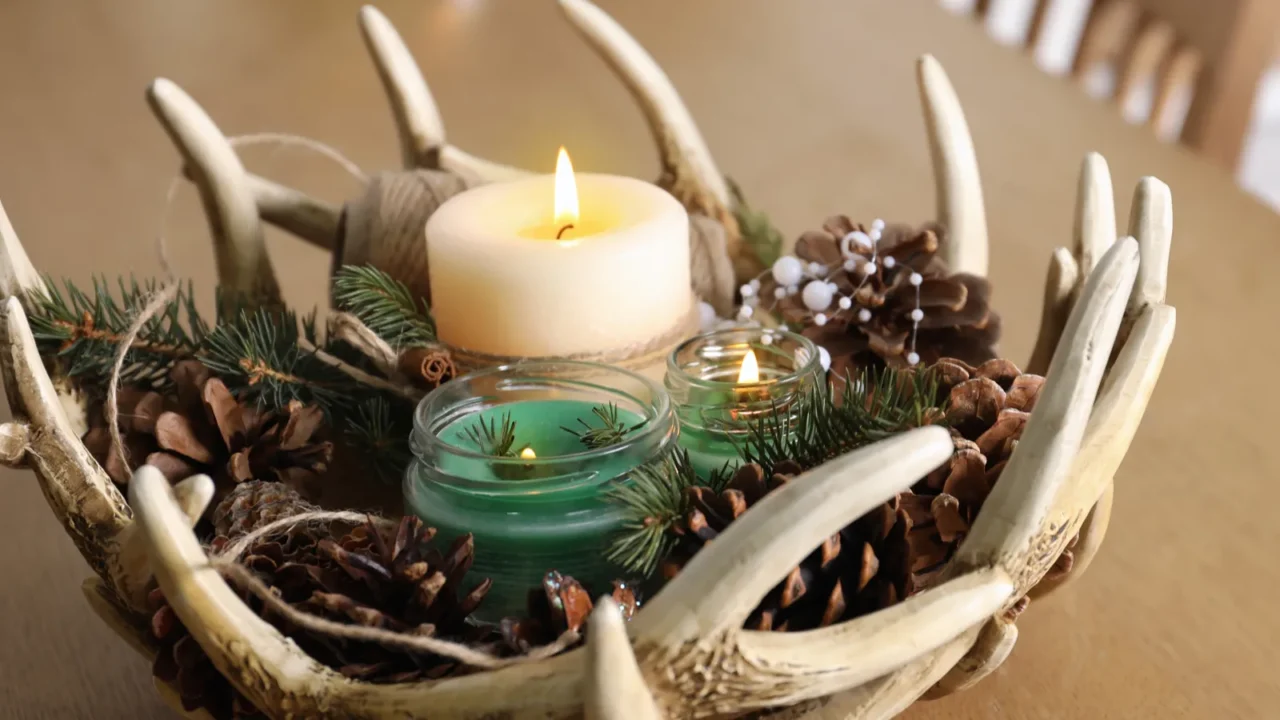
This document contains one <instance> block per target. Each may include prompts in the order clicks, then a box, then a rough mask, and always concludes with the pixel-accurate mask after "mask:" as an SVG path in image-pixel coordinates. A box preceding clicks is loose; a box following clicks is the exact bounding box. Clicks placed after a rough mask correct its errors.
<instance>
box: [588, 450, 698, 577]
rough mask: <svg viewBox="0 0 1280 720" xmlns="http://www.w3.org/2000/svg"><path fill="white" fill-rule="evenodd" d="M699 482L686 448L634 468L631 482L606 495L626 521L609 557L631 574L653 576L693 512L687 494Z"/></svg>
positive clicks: (629, 480) (606, 555) (608, 554)
mask: <svg viewBox="0 0 1280 720" xmlns="http://www.w3.org/2000/svg"><path fill="white" fill-rule="evenodd" d="M699 484H700V481H699V480H698V476H697V475H696V474H695V473H694V471H693V465H692V464H691V463H690V462H689V453H687V452H686V451H685V450H683V449H677V450H674V451H672V452H670V453H668V454H667V455H666V456H665V457H663V458H662V459H661V460H656V461H654V462H651V463H648V464H645V465H641V466H640V467H638V468H636V469H635V470H633V471H632V472H631V475H630V477H629V478H628V479H627V482H623V483H621V484H619V485H616V486H615V487H614V488H613V489H611V490H610V491H609V492H608V493H607V498H608V499H609V500H610V501H611V502H613V503H616V504H617V505H619V506H621V507H622V508H623V511H624V513H625V520H623V524H622V528H621V530H619V532H618V534H617V536H616V537H615V538H614V540H613V542H612V544H611V545H610V546H609V550H608V551H607V552H606V553H605V557H606V558H607V559H608V560H609V561H610V562H614V563H617V564H618V565H620V566H622V567H623V568H625V569H626V570H627V571H628V572H634V573H637V574H639V575H642V576H646V577H647V576H648V575H650V574H652V573H653V571H654V570H655V569H656V568H657V566H658V562H659V561H661V560H662V558H663V557H665V556H666V555H667V553H669V552H670V551H671V547H672V545H674V544H675V542H676V539H677V536H676V534H675V533H674V532H673V529H674V528H675V527H676V525H677V524H678V523H679V522H680V521H681V520H682V519H683V518H684V516H685V513H686V512H687V510H688V502H689V501H688V493H687V490H688V489H689V488H691V487H695V486H697V485H699Z"/></svg>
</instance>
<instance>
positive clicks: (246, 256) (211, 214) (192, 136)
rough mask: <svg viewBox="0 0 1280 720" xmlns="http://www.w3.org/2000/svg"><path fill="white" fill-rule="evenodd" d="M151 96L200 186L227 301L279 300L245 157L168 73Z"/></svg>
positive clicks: (149, 92)
mask: <svg viewBox="0 0 1280 720" xmlns="http://www.w3.org/2000/svg"><path fill="white" fill-rule="evenodd" d="M147 101H148V102H149V103H150V105H151V109H152V111H153V112H154V113H155V116H156V118H157V119H158V120H159V121H160V124H161V125H163V126H164V129H165V132H167V133H168V134H169V138H170V139H171V140H173V144H174V145H176V146H177V148H178V152H180V153H182V156H183V159H184V160H185V161H186V165H187V168H188V169H189V171H190V172H191V174H192V177H193V178H194V179H195V183H196V187H197V188H199V190H200V200H201V202H202V203H203V204H204V210H205V214H206V215H207V216H208V219H209V230H210V232H211V234H212V235H213V245H214V258H215V260H216V261H217V265H218V282H219V283H220V284H221V285H222V286H223V287H225V288H227V289H229V290H231V291H232V292H229V293H226V295H225V302H227V303H234V305H235V307H242V306H243V305H244V303H246V302H247V303H249V305H250V307H254V306H258V305H268V306H277V305H280V304H281V301H280V286H279V285H278V284H277V283H276V276H275V272H273V271H272V269H271V259H270V258H269V257H268V256H267V246H266V243H265V241H264V240H263V232H262V222H261V220H259V218H258V206H257V204H256V203H255V202H254V198H253V193H252V192H251V191H250V189H249V183H248V181H247V180H246V177H245V171H244V166H243V165H241V164H240V158H239V157H238V156H237V155H236V152H235V150H234V149H233V148H232V147H231V144H230V143H228V142H227V139H226V138H225V137H224V136H223V134H222V131H221V130H219V129H218V126H217V125H215V124H214V122H213V120H212V119H211V118H210V117H209V115H208V114H206V113H205V111H204V109H203V108H201V107H200V106H199V105H198V104H197V103H196V101H195V100H192V99H191V96H190V95H188V94H187V93H186V92H184V91H183V90H182V88H180V87H178V86H177V85H175V84H174V83H173V82H171V81H169V80H166V79H164V78H158V79H156V80H154V81H153V82H152V83H151V86H150V87H149V88H147Z"/></svg>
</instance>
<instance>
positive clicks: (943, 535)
mask: <svg viewBox="0 0 1280 720" xmlns="http://www.w3.org/2000/svg"><path fill="white" fill-rule="evenodd" d="M925 372H931V373H934V374H935V377H936V378H937V380H938V384H939V393H940V395H939V401H940V402H939V404H940V405H941V407H942V408H943V409H944V411H945V415H944V417H945V423H946V424H947V426H948V427H949V428H950V429H951V432H952V435H953V437H954V443H955V447H956V453H955V454H954V455H953V456H952V458H951V459H950V460H949V461H948V462H947V463H946V464H944V465H943V466H942V467H940V468H938V469H937V470H935V471H933V472H931V473H929V474H928V475H927V476H925V477H924V478H923V479H921V480H920V481H919V482H917V483H916V484H915V485H914V486H913V487H912V489H911V490H908V491H906V492H903V493H901V494H899V495H898V496H896V497H895V498H893V499H892V500H890V501H889V502H887V503H885V504H884V505H881V506H880V507H878V508H876V509H875V510H873V511H871V512H869V513H867V514H866V515H864V516H862V517H861V518H859V519H858V520H856V521H854V522H853V523H852V524H851V525H849V526H847V527H845V528H843V529H842V530H841V531H840V532H839V533H836V534H835V535H832V536H831V537H830V538H828V539H827V540H826V541H825V542H824V543H823V544H822V546H821V547H819V548H818V549H817V550H815V551H814V552H813V553H812V554H810V555H809V556H808V557H806V558H805V559H804V560H803V561H802V562H801V563H800V565H798V566H797V567H795V568H794V569H792V570H791V572H790V573H788V574H787V577H786V578H784V579H783V581H782V582H781V583H779V584H778V586H777V587H775V588H774V589H773V590H771V591H770V592H769V593H768V594H767V595H766V596H765V598H764V600H762V601H761V603H760V605H759V606H758V607H757V608H756V610H755V611H754V612H753V613H752V614H751V616H750V617H749V618H748V620H747V627H748V628H750V629H754V630H770V629H772V630H808V629H812V628H816V627H823V626H826V625H830V624H832V623H836V622H840V621H843V620H848V619H852V618H855V617H858V616H861V615H865V614H867V613H871V612H874V611H876V610H879V609H882V608H886V607H889V606H891V605H894V604H896V603H898V602H899V601H901V600H903V599H905V598H907V597H909V596H911V595H913V594H915V593H917V592H919V591H921V590H923V589H925V588H927V587H929V585H930V584H931V583H932V582H933V581H934V580H935V579H936V578H937V576H938V573H939V572H940V571H941V570H942V569H943V568H944V567H945V566H946V563H947V562H948V561H949V560H950V559H951V557H952V555H953V554H954V552H955V549H956V548H957V547H958V546H959V544H960V541H961V540H963V539H964V536H965V535H966V534H967V533H968V531H969V526H970V524H971V523H972V522H973V520H974V518H975V517H976V516H977V514H978V511H979V510H980V509H981V508H982V503H983V502H984V501H985V500H986V498H987V495H988V494H989V493H990V492H991V488H992V486H993V485H994V484H995V482H996V481H997V480H998V479H999V476H1000V472H1001V471H1002V470H1003V469H1004V466H1005V463H1007V462H1008V459H1009V456H1010V455H1011V454H1012V453H1013V449H1014V448H1015V447H1016V446H1017V442H1018V438H1019V437H1020V436H1021V434H1022V429H1023V427H1024V426H1025V425H1026V421H1027V418H1028V417H1029V415H1030V412H1031V410H1032V408H1033V407H1034V406H1035V402H1036V397H1037V395H1038V394H1039V391H1040V387H1041V385H1042V384H1043V382H1044V378H1042V377H1040V376H1038V375H1026V374H1023V373H1022V372H1021V371H1019V370H1018V368H1017V366H1015V365H1014V364H1013V363H1011V362H1009V361H1008V360H991V361H988V362H986V363H983V364H982V365H980V366H978V367H976V368H975V367H973V366H970V365H967V364H966V363H964V362H962V361H959V360H955V359H951V358H947V359H943V360H940V361H939V362H938V363H936V364H935V365H934V366H932V367H931V368H929V369H928V370H926V371H925ZM942 398H945V401H943V400H942ZM802 470H804V468H803V467H801V465H799V464H798V463H794V462H790V461H787V462H783V463H778V464H775V466H774V474H773V475H772V476H771V477H766V474H765V471H764V469H763V468H761V467H760V466H759V465H756V464H747V465H744V466H743V467H741V468H740V469H739V470H738V471H737V472H736V473H735V474H734V476H733V477H732V479H730V481H729V482H728V484H727V485H726V486H725V488H724V489H723V490H722V491H721V492H719V493H716V492H714V491H713V490H711V489H710V488H706V487H694V488H690V489H689V490H688V496H689V500H690V506H691V507H690V510H689V512H688V514H687V515H686V516H685V517H684V518H683V520H682V522H680V523H679V524H677V526H676V528H675V532H676V533H677V534H678V535H679V536H680V539H679V541H678V543H677V545H676V547H675V549H674V550H673V551H672V552H671V553H669V554H668V556H667V557H666V559H665V560H664V562H663V574H664V575H665V576H666V577H667V579H670V578H672V577H674V576H675V575H676V574H677V573H679V572H680V571H681V570H682V569H683V568H684V566H685V565H686V564H687V563H688V562H689V560H690V559H692V558H693V556H694V555H695V554H696V553H697V552H698V551H699V550H701V549H702V547H704V546H705V545H706V544H707V543H709V542H711V541H712V540H714V539H715V538H716V537H717V536H718V535H719V534H720V533H721V532H723V531H724V530H725V529H726V528H727V527H728V525H729V524H730V523H732V522H733V520H734V519H736V518H738V517H740V516H741V515H742V514H743V513H745V512H746V511H747V510H748V509H750V508H751V506H753V505H754V504H755V503H757V502H759V501H760V499H761V498H763V497H764V496H765V495H767V494H768V493H770V492H772V491H773V490H775V489H777V488H778V487H781V486H782V485H783V484H785V483H786V482H788V481H789V480H790V479H791V477H792V476H793V475H795V474H798V473H800V472H801V471H802ZM1071 560H1072V558H1071V553H1070V550H1068V551H1067V552H1065V553H1063V556H1062V558H1060V559H1059V561H1058V564H1057V565H1056V566H1055V569H1054V571H1053V572H1065V571H1068V570H1070V564H1071Z"/></svg>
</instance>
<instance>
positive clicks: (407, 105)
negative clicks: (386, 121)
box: [360, 5, 530, 184]
mask: <svg viewBox="0 0 1280 720" xmlns="http://www.w3.org/2000/svg"><path fill="white" fill-rule="evenodd" d="M360 32H361V34H362V35H363V36H364V42H365V46H366V47H367V48H368V49H369V54H370V55H372V56H373V64H374V66H375V67H376V68H377V70H378V77H379V78H380V79H381V80H382V87H383V89H384V90H385V91H386V93H387V99H388V100H389V101H390V103H391V114H392V116H393V117H394V118H395V123H396V131H397V132H398V133H399V134H400V156H401V160H402V162H403V163H404V167H405V169H406V170H413V169H415V168H427V169H433V170H448V171H450V172H453V173H457V174H458V175H461V176H462V177H463V178H464V179H465V180H466V181H467V182H468V184H483V183H487V182H501V181H504V180H517V179H519V178H523V177H528V176H529V174H530V173H528V172H526V171H524V170H521V169H519V168H514V167H511V166H508V165H502V164H500V163H495V162H491V161H489V160H485V159H483V158H478V157H476V156H474V155H471V154H469V153H467V152H464V151H462V150H459V149H458V148H455V147H452V146H450V145H449V144H448V143H446V142H445V132H444V120H443V119H441V117H440V110H439V108H438V107H437V106H436V101H435V98H433V97H432V96H431V90H430V88H428V87H427V81H426V79H424V78H423V77H422V71H421V70H420V69H419V68H418V63H417V62H416V61H415V60H414V59H413V54H412V53H410V52H409V48H408V47H407V46H406V45H405V44H404V39H403V38H402V37H400V33H398V32H396V28H395V26H394V25H392V24H391V21H390V20H388V19H387V16H386V15H383V14H382V12H381V11H379V10H378V9H377V8H375V7H373V6H372V5H365V6H364V7H362V8H360Z"/></svg>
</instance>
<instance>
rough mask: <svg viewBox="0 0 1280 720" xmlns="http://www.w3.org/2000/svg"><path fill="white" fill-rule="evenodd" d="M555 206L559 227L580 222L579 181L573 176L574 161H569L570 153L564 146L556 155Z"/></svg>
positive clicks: (556, 223)
mask: <svg viewBox="0 0 1280 720" xmlns="http://www.w3.org/2000/svg"><path fill="white" fill-rule="evenodd" d="M555 206H556V213H555V218H554V219H555V225H556V227H557V228H563V227H564V226H566V225H576V224H578V183H577V181H576V180H574V178H573V163H571V162H569V153H568V152H566V151H565V149H564V147H563V146H561V148H560V154H559V155H558V156H557V157H556V196H555Z"/></svg>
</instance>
